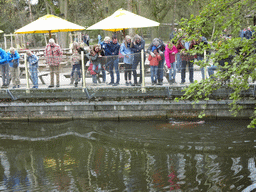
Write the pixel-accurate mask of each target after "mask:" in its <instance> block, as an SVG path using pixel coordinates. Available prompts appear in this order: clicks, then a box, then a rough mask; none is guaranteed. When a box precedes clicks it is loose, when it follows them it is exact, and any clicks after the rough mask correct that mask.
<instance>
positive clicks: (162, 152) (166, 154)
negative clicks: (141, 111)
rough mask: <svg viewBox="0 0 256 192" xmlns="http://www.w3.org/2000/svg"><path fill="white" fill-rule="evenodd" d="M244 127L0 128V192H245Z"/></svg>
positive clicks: (251, 144) (248, 185) (250, 177)
mask: <svg viewBox="0 0 256 192" xmlns="http://www.w3.org/2000/svg"><path fill="white" fill-rule="evenodd" d="M177 122H179V121H177ZM248 123H249V122H248V121H206V122H205V123H203V124H195V123H193V124H189V123H185V124H180V123H179V124H178V125H175V126H173V125H172V124H173V120H172V121H170V122H159V121H151V122H135V121H133V122H111V121H97V122H93V121H70V122H68V121H67V122H61V123H38V122H37V123H25V122H15V123H9V122H1V123H0V161H1V164H0V190H2V191H13V190H17V191H26V190H29V191H209V192H213V191H224V192H226V191H242V190H244V191H253V188H255V186H256V168H255V147H256V143H255V142H256V139H255V137H254V135H255V129H247V128H246V126H247V124H248Z"/></svg>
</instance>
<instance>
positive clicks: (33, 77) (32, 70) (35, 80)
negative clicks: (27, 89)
mask: <svg viewBox="0 0 256 192" xmlns="http://www.w3.org/2000/svg"><path fill="white" fill-rule="evenodd" d="M37 68H38V65H37V64H35V65H29V72H30V77H31V80H32V82H33V85H34V86H37V87H38V70H37Z"/></svg>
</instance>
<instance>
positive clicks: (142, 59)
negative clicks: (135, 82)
mask: <svg viewBox="0 0 256 192" xmlns="http://www.w3.org/2000/svg"><path fill="white" fill-rule="evenodd" d="M144 69H145V67H144V50H143V49H142V50H141V72H142V82H141V92H142V93H146V89H145V71H144Z"/></svg>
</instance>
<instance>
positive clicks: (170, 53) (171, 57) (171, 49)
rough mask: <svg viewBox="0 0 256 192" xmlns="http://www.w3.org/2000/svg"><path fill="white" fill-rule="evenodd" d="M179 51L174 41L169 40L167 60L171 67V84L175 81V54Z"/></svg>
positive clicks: (166, 52) (168, 65)
mask: <svg viewBox="0 0 256 192" xmlns="http://www.w3.org/2000/svg"><path fill="white" fill-rule="evenodd" d="M176 53H178V50H177V48H176V47H175V45H174V42H168V43H167V45H166V47H165V52H164V54H165V61H166V65H167V67H168V69H169V83H170V85H171V84H173V83H176V82H175V76H176V62H175V55H176Z"/></svg>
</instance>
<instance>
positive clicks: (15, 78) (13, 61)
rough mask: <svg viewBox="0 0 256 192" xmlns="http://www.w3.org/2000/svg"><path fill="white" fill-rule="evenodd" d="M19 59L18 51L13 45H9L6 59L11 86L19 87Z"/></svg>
mask: <svg viewBox="0 0 256 192" xmlns="http://www.w3.org/2000/svg"><path fill="white" fill-rule="evenodd" d="M19 59H20V55H19V53H18V52H17V51H16V50H15V48H14V47H11V48H10V51H9V52H8V53H7V60H8V62H9V66H10V74H11V78H12V84H13V88H20V70H19Z"/></svg>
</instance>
